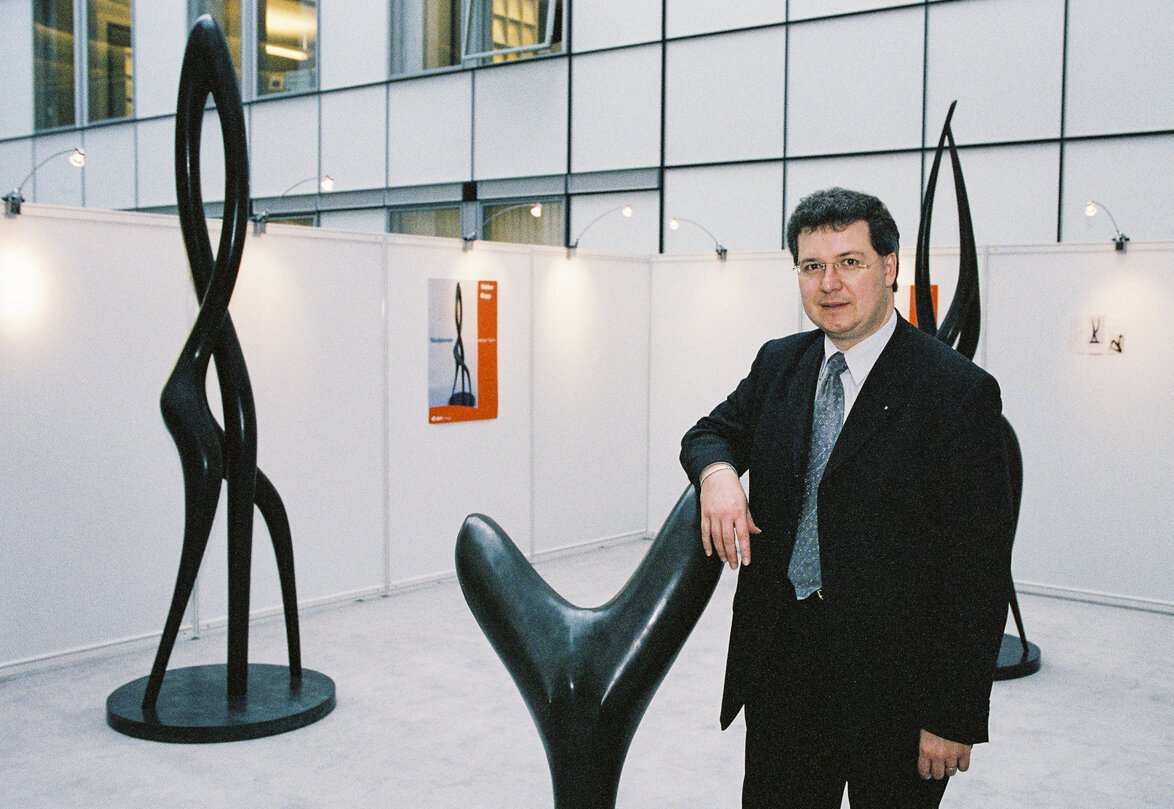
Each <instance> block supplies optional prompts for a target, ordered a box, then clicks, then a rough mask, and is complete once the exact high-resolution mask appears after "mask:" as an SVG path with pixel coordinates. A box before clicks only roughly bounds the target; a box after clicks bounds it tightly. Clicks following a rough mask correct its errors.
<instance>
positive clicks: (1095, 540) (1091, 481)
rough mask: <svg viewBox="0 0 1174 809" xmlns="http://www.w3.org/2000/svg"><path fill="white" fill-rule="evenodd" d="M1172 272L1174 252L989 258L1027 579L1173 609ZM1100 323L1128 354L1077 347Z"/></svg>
mask: <svg viewBox="0 0 1174 809" xmlns="http://www.w3.org/2000/svg"><path fill="white" fill-rule="evenodd" d="M1169 267H1170V246H1169V245H1153V246H1150V247H1149V248H1146V247H1141V246H1138V245H1134V246H1132V247H1131V248H1130V249H1129V251H1128V252H1127V253H1124V254H1122V253H1118V252H1116V251H1114V250H1113V247H1112V245H1097V246H1091V245H1090V246H1083V247H1081V246H1071V247H1050V248H1047V249H1032V248H1025V249H1022V250H1014V249H1003V250H992V251H991V255H990V272H989V278H990V285H991V293H990V306H989V312H988V315H987V325H988V337H987V340H988V343H989V347H988V362H989V365H988V367H989V368H990V370H991V372H992V373H994V375H995V376H996V377H997V378H998V380H999V382H1000V384H1001V385H1002V388H1003V402H1004V412H1005V414H1006V416H1007V418H1008V420H1009V421H1010V422H1011V424H1012V426H1013V427H1014V428H1015V431H1016V433H1017V434H1018V436H1019V441H1020V444H1021V446H1022V450H1023V465H1024V476H1023V508H1022V512H1021V515H1020V518H1019V530H1018V534H1017V538H1016V542H1015V554H1014V561H1013V565H1012V572H1013V574H1014V576H1015V579H1016V580H1017V581H1020V582H1027V583H1033V584H1039V585H1047V586H1050V587H1054V588H1058V589H1061V590H1065V589H1066V590H1069V591H1085V592H1089V593H1096V594H1101V595H1116V596H1129V597H1133V598H1139V599H1151V600H1156V601H1161V602H1164V603H1165V604H1167V605H1169V604H1171V603H1172V602H1174V583H1172V581H1171V578H1170V571H1171V570H1172V569H1174V545H1171V543H1169V542H1167V541H1165V540H1164V538H1166V537H1168V536H1169V500H1170V491H1171V489H1172V487H1174V475H1172V472H1171V469H1172V467H1171V465H1170V458H1169V455H1170V453H1169V448H1170V447H1171V446H1174V426H1172V424H1174V422H1171V419H1170V412H1171V407H1172V406H1174V399H1172V397H1171V393H1170V385H1169V380H1170V376H1171V374H1172V373H1174V351H1171V347H1170V341H1169V339H1168V338H1167V336H1166V330H1167V328H1168V327H1169V324H1170V322H1171V320H1172V319H1174V282H1172V280H1171V275H1170V272H1169ZM1033 289H1034V290H1040V289H1046V290H1047V296H1046V297H1047V300H1046V304H1045V305H1041V300H1040V297H1039V296H1038V295H1033V294H1029V293H1028V292H1027V290H1033ZM1098 315H1099V316H1102V317H1103V318H1104V324H1103V326H1102V332H1101V334H1100V338H1101V339H1105V338H1108V339H1114V338H1116V337H1117V336H1118V335H1124V340H1123V347H1124V349H1123V351H1122V352H1121V353H1116V352H1114V351H1112V350H1109V349H1107V348H1106V350H1104V351H1103V352H1101V353H1087V352H1086V351H1084V350H1082V349H1081V347H1080V346H1078V345H1077V344H1076V340H1077V339H1079V340H1080V342H1083V343H1085V344H1087V340H1088V335H1087V334H1086V333H1085V330H1084V329H1083V328H1078V329H1077V330H1076V331H1075V332H1074V324H1076V325H1077V326H1078V327H1079V326H1083V325H1084V321H1085V320H1086V319H1088V318H1090V317H1092V316H1098Z"/></svg>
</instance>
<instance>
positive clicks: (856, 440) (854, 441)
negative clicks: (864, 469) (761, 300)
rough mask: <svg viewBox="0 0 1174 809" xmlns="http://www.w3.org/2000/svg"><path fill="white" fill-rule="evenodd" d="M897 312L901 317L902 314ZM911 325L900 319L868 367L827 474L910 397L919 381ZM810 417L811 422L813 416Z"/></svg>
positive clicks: (852, 452)
mask: <svg viewBox="0 0 1174 809" xmlns="http://www.w3.org/2000/svg"><path fill="white" fill-rule="evenodd" d="M894 316H895V317H898V318H900V315H897V314H895V315H894ZM911 328H913V327H912V326H910V325H909V323H908V322H906V321H905V319H904V318H901V319H900V320H898V321H897V330H896V331H895V332H894V333H893V336H892V338H891V339H890V340H889V343H888V345H886V346H885V348H884V351H882V352H881V355H880V357H878V358H877V361H876V364H875V365H873V366H872V370H871V371H869V373H868V378H867V379H865V380H864V387H862V388H861V389H860V393H859V395H858V396H857V397H856V402H855V403H854V404H853V405H852V410H851V412H850V413H849V414H848V418H847V420H846V421H845V422H844V429H843V430H842V431H841V432H840V437H839V438H838V439H837V440H836V446H835V448H834V449H833V450H832V455H831V457H830V458H828V464H827V467H826V468H825V469H824V477H827V476H828V475H830V474H832V473H833V472H834V471H835V469H836V467H838V466H839V465H840V464H842V463H844V462H845V461H846V460H848V459H849V458H851V457H852V456H853V455H854V454H855V453H856V452H857V450H859V449H860V448H861V447H862V446H863V445H864V444H865V443H866V442H867V441H868V440H869V439H870V438H871V437H872V436H873V435H874V434H875V433H876V432H877V431H878V430H880V429H881V428H882V427H883V426H884V425H885V423H886V422H887V421H888V420H889V419H890V418H892V417H893V416H894V415H895V414H896V413H897V412H898V411H899V410H900V409H901V408H902V407H903V406H904V405H905V403H906V402H907V401H908V400H909V396H910V394H911V392H912V390H913V388H914V386H915V385H916V384H917V382H916V380H917V370H916V368H915V367H914V365H915V364H914V362H913V353H912V351H911V350H910V349H911V342H910V340H909V332H908V330H909V329H911ZM813 395H814V394H813ZM808 421H809V423H810V419H809V420H808Z"/></svg>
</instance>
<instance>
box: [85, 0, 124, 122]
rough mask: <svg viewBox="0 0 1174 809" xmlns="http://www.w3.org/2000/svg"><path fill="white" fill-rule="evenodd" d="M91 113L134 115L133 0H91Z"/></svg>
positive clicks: (92, 115) (102, 116)
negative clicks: (131, 12)
mask: <svg viewBox="0 0 1174 809" xmlns="http://www.w3.org/2000/svg"><path fill="white" fill-rule="evenodd" d="M88 5H89V12H88V15H87V22H88V24H87V27H86V31H87V32H88V36H89V43H88V46H87V49H88V67H89V85H88V86H89V108H90V109H89V113H90V120H91V121H105V120H107V119H109V118H129V117H131V116H132V115H134V81H133V78H134V73H133V71H132V69H131V68H132V59H131V38H130V0H89V4H88Z"/></svg>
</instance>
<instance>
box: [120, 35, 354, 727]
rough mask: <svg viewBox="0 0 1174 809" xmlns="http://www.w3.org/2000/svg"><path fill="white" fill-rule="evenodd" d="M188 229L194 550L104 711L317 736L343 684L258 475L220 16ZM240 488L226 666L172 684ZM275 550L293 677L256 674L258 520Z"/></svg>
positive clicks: (172, 412)
mask: <svg viewBox="0 0 1174 809" xmlns="http://www.w3.org/2000/svg"><path fill="white" fill-rule="evenodd" d="M209 94H211V95H212V98H213V100H214V101H215V102H216V110H217V113H218V115H219V117H220V127H221V131H222V133H223V139H224V162H225V190H224V221H223V229H222V231H221V234H220V245H219V249H218V250H217V253H216V256H215V258H213V256H212V245H211V242H210V240H209V237H208V229H207V222H206V220H205V217H204V202H203V196H202V192H201V188H200V132H201V125H202V122H203V117H204V109H205V104H206V103H207V100H208V95H209ZM175 184H176V193H177V197H178V204H179V221H180V226H181V229H182V231H183V240H184V246H185V248H186V250H187V255H188V263H189V264H190V266H191V274H192V283H193V284H194V286H195V292H196V296H197V298H199V299H200V301H201V303H200V312H199V315H198V316H197V317H196V322H195V325H194V326H193V327H192V331H191V334H190V335H189V336H188V340H187V342H186V344H185V345H184V347H183V350H182V351H181V353H180V356H179V359H178V360H177V361H176V364H175V368H174V370H173V371H172V373H171V376H170V377H169V378H168V380H167V384H166V385H165V386H164V388H163V393H162V396H161V398H160V408H161V410H162V412H163V421H164V423H165V424H166V425H167V429H168V432H170V433H171V437H172V439H173V440H174V441H175V446H176V449H177V450H178V452H179V456H180V462H181V464H182V466H183V481H184V536H183V547H182V551H181V555H180V563H179V573H178V575H177V577H176V582H175V591H174V593H173V595H172V599H171V608H170V610H169V611H168V614H167V620H166V622H165V624H164V628H163V636H162V638H161V639H160V642H159V649H158V651H157V652H156V655H155V662H154V665H153V666H152V668H151V674H150V675H149V676H148V677H144V678H142V679H139V680H135V681H134V682H131V683H128V684H126V685H124V686H122V687H121V688H119V689H118V690H116V691H115V692H114V693H113V694H111V695H110V697H109V699H107V701H106V718H107V722H108V723H109V724H110V726H111V727H113V728H114V729H115V730H118V731H120V732H122V733H126V734H128V735H131V736H137V737H139V738H146V739H154V740H159V741H173V742H216V741H234V740H239V739H248V738H256V737H259V736H268V735H272V734H275V733H282V732H284V731H287V730H293V729H294V728H297V727H302V726H303V725H307V724H310V723H311V722H315V721H317V720H318V719H321V718H322V717H323V716H325V715H326V714H328V713H330V711H331V709H333V707H334V700H335V696H334V683H333V682H332V681H331V680H330V678H329V677H326V676H325V675H322V674H320V673H318V672H315V671H309V670H305V669H303V668H302V663H301V647H300V641H299V633H298V615H297V593H296V587H295V583H294V562H293V543H292V539H291V535H290V529H289V520H288V518H287V516H286V512H285V506H284V505H283V504H282V502H281V497H280V495H278V493H277V490H276V488H274V486H273V484H272V483H271V482H270V481H269V479H268V478H267V477H266V476H265V474H264V473H263V472H262V471H261V470H260V469H258V468H257V420H256V411H255V408H254V404H253V393H252V388H251V386H250V384H249V375H248V370H247V368H246V367H245V360H244V354H243V352H242V351H241V346H240V342H239V341H238V340H237V336H236V330H235V329H234V328H233V325H232V317H231V316H230V315H229V314H228V303H229V299H230V298H231V297H232V290H233V286H234V285H235V283H236V276H237V273H238V270H239V269H240V261H241V255H242V252H243V250H244V242H245V232H246V223H247V221H248V208H249V160H248V149H247V146H246V144H245V125H244V112H243V109H242V106H241V100H240V90H239V88H238V86H237V81H236V74H235V72H234V70H233V65H232V58H231V56H230V55H229V51H228V45H227V43H226V42H225V40H224V35H223V34H222V33H221V31H220V29H219V27H218V26H217V25H216V23H215V22H214V21H213V20H212V18H211V17H210V16H207V15H205V16H203V17H200V19H198V20H197V21H196V24H195V27H194V28H193V29H192V32H191V34H190V36H189V38H188V44H187V49H186V51H185V52H184V60H183V69H182V72H181V74H180V82H179V101H178V106H177V112H176V122H175ZM213 359H215V361H216V377H217V381H218V383H219V386H220V396H221V403H222V406H223V412H224V423H225V427H224V429H221V427H220V426H219V425H218V424H217V423H216V420H215V418H214V417H213V415H212V411H211V409H210V407H209V404H208V398H207V393H206V383H207V376H208V365H209V362H210V361H211V360H213ZM222 479H223V480H225V481H227V484H228V663H227V665H212V666H195V667H191V668H187V669H180V670H178V671H173V672H168V671H167V662H168V660H169V659H170V657H171V651H172V649H173V648H174V646H175V640H176V636H177V635H178V632H179V627H180V623H181V622H182V620H183V613H184V610H185V609H186V607H187V603H188V600H189V599H190V598H191V594H192V589H193V587H194V586H195V581H196V574H197V573H198V572H199V568H200V563H201V561H202V560H203V556H204V551H205V549H206V548H207V545H208V537H209V534H210V532H211V530H212V521H213V519H214V518H215V515H216V506H217V502H218V501H219V499H220V482H221V480H222ZM254 505H256V507H257V508H258V509H259V510H260V511H261V515H262V517H263V518H264V520H265V524H266V526H267V527H268V530H269V535H270V538H271V540H272V542H273V550H274V555H275V556H276V558H277V569H278V576H279V579H280V582H281V598H282V606H283V609H284V613H285V622H286V641H287V645H288V648H289V667H288V668H286V667H283V666H276V665H260V664H258V665H253V666H250V665H249V662H248V651H249V578H250V576H249V574H250V572H251V564H252V541H253V507H254Z"/></svg>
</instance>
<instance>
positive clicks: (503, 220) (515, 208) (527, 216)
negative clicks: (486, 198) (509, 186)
mask: <svg viewBox="0 0 1174 809" xmlns="http://www.w3.org/2000/svg"><path fill="white" fill-rule="evenodd" d="M541 202H542V215H541V216H537V217H536V216H534V215H533V214H532V213H531V211H530V209H531V207H532V203H530V202H524V203H516V202H514V203H507V204H502V205H486V206H485V207H484V208H482V209H481V221H482V223H483V225H482V230H481V234H482V235H481V238H482V239H485V240H486V241H492V242H513V243H515V244H552V245H559V244H563V240H564V238H565V233H564V229H563V202H562V200H542V201H541Z"/></svg>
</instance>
